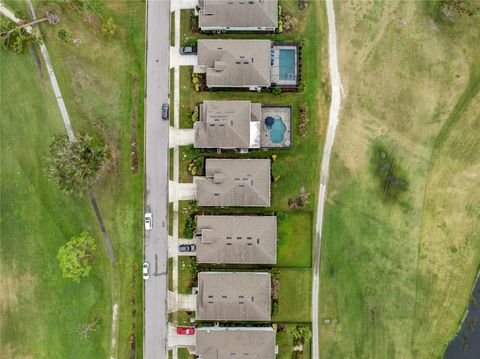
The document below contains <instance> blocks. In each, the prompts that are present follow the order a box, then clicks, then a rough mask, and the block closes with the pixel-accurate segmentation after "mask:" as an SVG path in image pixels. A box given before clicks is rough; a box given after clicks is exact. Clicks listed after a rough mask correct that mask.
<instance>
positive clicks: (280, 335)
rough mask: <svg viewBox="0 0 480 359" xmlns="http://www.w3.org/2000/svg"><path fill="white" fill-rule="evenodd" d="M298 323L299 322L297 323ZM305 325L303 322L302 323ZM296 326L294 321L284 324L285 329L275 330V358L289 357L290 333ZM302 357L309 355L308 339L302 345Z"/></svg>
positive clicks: (309, 341) (306, 357) (290, 356)
mask: <svg viewBox="0 0 480 359" xmlns="http://www.w3.org/2000/svg"><path fill="white" fill-rule="evenodd" d="M299 324H300V323H299ZM302 325H305V324H302ZM296 326H297V324H296V323H289V324H286V327H285V330H284V331H281V332H277V345H278V354H277V359H291V358H292V350H293V335H292V333H293V332H294V330H295V327H296ZM303 348H304V349H303V351H304V354H303V358H305V359H309V358H310V357H311V354H310V351H311V340H308V341H307V342H306V343H305V344H304V346H303Z"/></svg>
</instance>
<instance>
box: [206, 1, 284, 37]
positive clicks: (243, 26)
mask: <svg viewBox="0 0 480 359" xmlns="http://www.w3.org/2000/svg"><path fill="white" fill-rule="evenodd" d="M198 9H199V10H198V26H199V28H200V30H202V31H275V29H276V28H277V26H278V0H199V1H198Z"/></svg>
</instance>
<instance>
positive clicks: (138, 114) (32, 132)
mask: <svg viewBox="0 0 480 359" xmlns="http://www.w3.org/2000/svg"><path fill="white" fill-rule="evenodd" d="M6 5H7V6H8V5H13V6H14V9H15V10H20V11H21V12H22V13H23V14H27V13H28V12H27V10H26V6H25V4H24V3H20V2H11V3H10V2H8V3H7V4H6ZM35 7H36V11H37V14H43V13H45V11H46V10H47V9H49V10H53V11H54V12H55V13H56V14H58V15H59V17H60V18H61V26H62V27H64V28H66V29H68V30H69V31H70V32H71V33H72V36H73V37H74V38H79V39H81V45H80V46H75V45H73V44H72V43H71V42H70V43H67V42H64V41H62V40H60V39H59V38H58V36H57V32H58V30H59V29H58V28H55V27H52V26H50V25H41V30H42V33H43V35H44V38H45V41H46V44H47V47H48V49H49V52H50V57H51V59H52V62H53V66H54V69H55V71H56V74H57V77H58V81H59V84H60V87H61V89H62V92H63V96H64V99H65V102H66V105H67V108H68V109H69V113H70V116H71V119H72V125H73V127H74V129H75V130H78V131H81V132H88V133H90V134H100V135H102V136H104V137H105V139H106V141H107V143H108V146H109V148H110V149H111V151H112V154H113V166H112V169H111V172H110V173H107V174H106V175H105V176H104V178H102V179H101V180H100V181H99V182H98V183H97V185H95V187H94V192H95V194H96V196H97V201H98V203H99V206H100V208H101V210H102V212H103V215H104V219H105V222H106V226H107V230H108V232H109V235H110V238H111V239H112V244H113V248H114V253H115V256H116V264H115V265H114V266H113V267H112V266H111V265H110V263H109V261H108V258H107V257H106V253H105V250H104V244H103V240H102V236H101V233H100V231H99V229H98V224H97V222H96V219H95V215H94V213H93V211H92V209H91V206H90V204H89V203H88V201H87V200H86V198H75V197H69V196H65V195H63V194H61V193H60V191H59V190H58V189H57V188H56V187H55V185H54V184H52V183H51V182H49V181H48V180H47V179H46V178H45V176H44V169H45V166H46V156H47V154H48V146H49V143H50V141H51V139H52V136H53V135H55V134H65V128H64V125H63V122H62V119H61V117H60V113H59V111H58V107H57V103H56V101H55V98H54V95H53V91H52V88H51V85H50V82H49V80H48V75H47V73H46V69H45V66H44V64H43V62H42V60H41V59H40V53H39V49H38V47H36V46H34V47H32V48H30V49H27V50H26V51H25V52H24V53H22V54H20V55H12V54H10V53H7V52H6V51H5V50H3V49H2V50H1V51H2V54H1V57H2V66H1V72H2V76H1V89H2V98H3V99H4V101H2V143H1V146H2V153H3V154H4V156H3V157H2V163H1V168H2V169H1V177H2V180H1V182H2V186H1V195H2V204H1V206H2V209H1V213H2V221H1V231H2V239H1V252H2V268H1V272H2V279H1V287H2V292H3V293H8V297H6V298H7V301H5V302H4V301H3V300H2V319H3V320H2V324H1V335H0V336H1V344H2V348H5V351H3V353H6V355H7V356H8V357H28V356H31V357H69V358H85V357H86V356H87V357H106V356H115V357H117V356H118V357H128V356H129V355H130V353H131V351H132V350H133V351H135V350H136V351H137V352H141V346H142V336H143V334H142V312H143V311H142V310H141V303H142V281H141V273H140V270H139V267H140V266H139V264H140V263H141V253H142V223H141V221H138V220H137V218H138V213H141V212H142V198H143V176H142V172H143V169H142V162H143V153H141V150H139V151H140V152H139V153H137V156H138V157H137V161H136V163H133V162H132V161H133V160H132V158H133V157H131V155H130V154H131V151H132V138H133V137H135V138H136V141H137V143H136V147H137V148H138V149H142V148H143V121H141V120H139V121H136V122H133V121H134V119H135V118H136V119H142V118H143V107H142V101H140V99H142V98H143V44H144V41H143V24H144V22H143V14H144V13H145V8H144V6H143V4H141V3H107V4H105V5H102V4H96V5H95V16H94V17H97V16H98V17H100V16H102V17H107V16H108V17H112V18H113V19H114V21H115V22H117V23H119V22H120V19H121V24H122V25H121V26H119V28H118V33H117V35H116V36H114V37H113V38H107V37H106V36H104V35H102V34H101V33H100V32H99V31H98V29H96V28H95V26H93V25H92V26H90V25H87V24H85V23H84V22H83V19H82V15H81V14H79V13H78V12H77V11H76V10H73V9H71V8H69V7H68V6H67V5H61V4H52V3H50V2H48V3H47V2H35ZM7 98H8V99H9V101H5V99H7ZM132 126H133V127H132ZM132 128H133V129H134V130H133V131H134V133H132ZM137 165H138V167H136V166H137ZM132 168H135V171H134V173H132ZM84 230H87V231H89V232H90V234H91V235H92V236H93V237H94V238H95V239H96V242H97V247H98V253H97V255H96V257H95V259H94V261H93V270H92V273H91V274H90V276H89V277H88V278H86V279H82V280H81V282H80V284H76V283H74V282H71V281H69V280H67V279H64V278H62V275H61V272H60V270H59V267H58V262H57V258H56V257H57V252H58V248H59V247H60V246H61V245H63V244H65V242H66V241H68V240H69V239H70V238H71V237H72V236H76V235H78V234H79V233H80V232H82V231H84ZM12 238H14V239H15V240H14V241H12V240H11V239H12ZM4 303H5V306H4ZM113 303H116V304H118V305H119V316H118V330H117V335H116V338H115V339H116V343H117V344H116V347H115V349H114V350H113V351H112V308H113ZM132 313H135V314H132ZM97 319H98V320H97ZM92 322H95V323H97V324H96V325H95V327H94V330H92V331H91V332H90V334H89V336H88V339H87V340H83V339H81V337H80V335H79V330H80V329H79V328H80V327H81V326H82V325H85V324H89V323H92ZM132 337H133V349H132V344H131V343H130V340H129V338H132Z"/></svg>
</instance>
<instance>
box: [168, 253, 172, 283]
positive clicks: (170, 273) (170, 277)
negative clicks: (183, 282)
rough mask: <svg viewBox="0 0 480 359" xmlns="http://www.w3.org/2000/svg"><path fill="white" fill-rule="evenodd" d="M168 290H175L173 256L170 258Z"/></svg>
mask: <svg viewBox="0 0 480 359" xmlns="http://www.w3.org/2000/svg"><path fill="white" fill-rule="evenodd" d="M168 290H173V258H168Z"/></svg>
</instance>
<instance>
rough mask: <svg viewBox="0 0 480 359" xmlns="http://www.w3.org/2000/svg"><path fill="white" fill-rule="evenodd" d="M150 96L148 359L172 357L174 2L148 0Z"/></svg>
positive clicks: (147, 133)
mask: <svg viewBox="0 0 480 359" xmlns="http://www.w3.org/2000/svg"><path fill="white" fill-rule="evenodd" d="M146 31H147V35H146V36H147V43H146V48H147V49H146V59H147V63H146V66H147V68H146V78H145V81H146V99H145V212H152V215H153V229H152V230H150V231H148V232H146V233H145V261H147V262H149V263H150V279H149V280H147V281H146V282H145V289H144V291H145V292H144V308H145V311H144V314H145V317H144V343H143V357H144V358H145V359H154V358H155V359H157V358H158V359H163V358H167V357H168V356H167V335H168V327H167V274H166V273H167V262H168V259H167V248H168V220H167V215H168V154H169V152H168V128H169V121H164V120H162V113H161V112H162V109H161V108H162V104H163V103H168V102H169V100H168V93H169V88H170V86H169V74H170V72H169V68H170V64H169V53H170V1H168V0H162V1H158V0H148V1H147V29H146Z"/></svg>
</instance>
